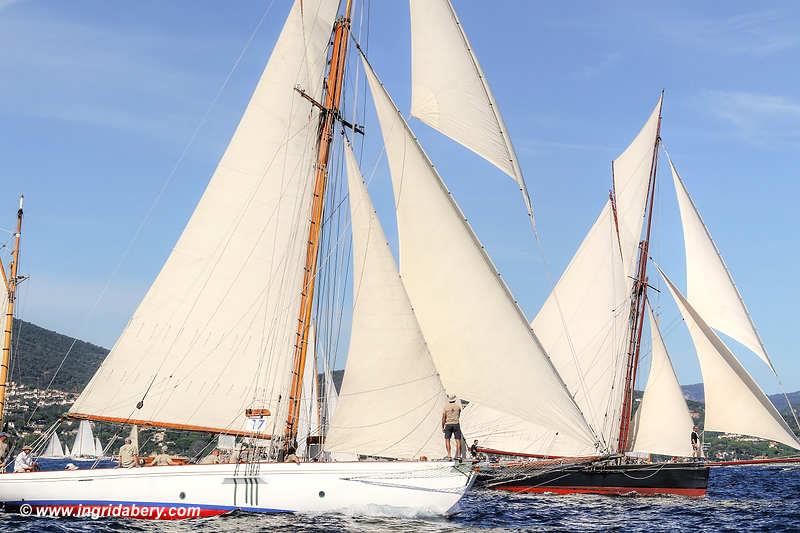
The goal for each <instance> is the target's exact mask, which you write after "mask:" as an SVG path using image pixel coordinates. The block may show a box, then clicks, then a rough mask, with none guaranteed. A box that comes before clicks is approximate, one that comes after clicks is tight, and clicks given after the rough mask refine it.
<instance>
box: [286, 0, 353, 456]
mask: <svg viewBox="0 0 800 533" xmlns="http://www.w3.org/2000/svg"><path fill="white" fill-rule="evenodd" d="M351 7H352V0H347V4H346V6H345V11H344V16H342V17H341V18H339V19H338V20H337V21H336V23H335V24H334V26H333V44H332V46H331V58H330V64H329V70H328V77H327V81H326V85H325V88H326V93H325V101H324V104H322V105H321V108H322V116H321V117H320V128H319V137H318V141H317V164H316V167H315V168H316V171H315V177H314V196H313V199H312V204H311V220H310V227H309V231H308V244H307V246H306V262H305V268H304V270H303V284H302V285H301V289H300V311H299V316H298V319H297V333H296V336H295V345H294V359H293V365H292V380H291V385H290V388H289V406H288V413H287V416H286V430H285V432H284V442H283V450H284V452H285V451H286V450H288V449H289V447H290V446H292V445H293V444H294V442H295V440H296V438H297V426H298V424H297V421H298V419H299V415H300V399H301V397H302V395H303V370H304V368H305V364H306V354H307V351H308V330H309V326H310V324H311V310H312V308H313V304H314V286H315V282H316V275H317V256H318V253H319V238H320V231H321V229H322V215H323V210H324V208H325V187H326V185H327V178H328V160H329V159H330V149H331V142H332V141H333V133H334V125H335V122H336V119H337V117H338V116H339V105H340V102H341V97H342V86H343V84H344V68H345V64H346V62H347V43H348V41H349V38H350V9H351ZM301 94H303V93H301Z"/></svg>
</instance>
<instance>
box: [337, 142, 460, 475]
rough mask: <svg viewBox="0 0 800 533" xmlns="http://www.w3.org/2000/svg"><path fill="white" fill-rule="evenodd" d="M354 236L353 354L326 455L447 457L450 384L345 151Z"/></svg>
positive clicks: (354, 166)
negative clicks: (445, 415)
mask: <svg viewBox="0 0 800 533" xmlns="http://www.w3.org/2000/svg"><path fill="white" fill-rule="evenodd" d="M345 154H346V160H347V176H348V184H349V188H350V213H351V220H352V232H353V321H352V333H351V338H350V350H349V352H348V356H347V366H346V368H345V373H344V381H343V382H342V390H341V393H340V395H339V399H338V405H337V406H336V411H335V412H334V413H333V419H332V420H331V426H330V430H329V433H328V436H327V440H326V449H327V450H328V451H330V452H334V453H336V452H340V453H341V452H347V453H358V454H363V455H375V456H380V457H396V458H403V459H412V458H418V457H419V456H420V455H426V456H430V457H440V456H441V455H442V454H443V452H444V448H443V445H442V440H441V416H442V407H443V406H444V402H445V398H444V391H443V389H442V383H441V381H440V380H439V375H438V374H437V372H436V368H435V367H434V366H433V361H432V359H431V354H430V352H429V351H428V347H427V346H426V345H425V339H424V338H423V336H422V331H421V330H420V327H419V324H418V323H417V319H416V317H415V316H414V311H413V310H412V308H411V302H410V301H409V299H408V295H407V294H406V291H405V289H404V287H403V282H402V281H401V279H400V275H399V274H398V272H397V267H396V266H395V262H394V258H393V257H392V251H391V249H390V248H389V245H388V243H387V241H386V236H385V235H384V233H383V229H382V228H381V224H380V221H379V220H378V216H377V213H376V212H375V210H374V208H373V207H372V202H371V201H370V198H369V193H368V191H367V187H366V185H365V184H364V183H363V181H362V178H361V173H360V171H359V169H358V164H357V163H356V161H355V157H354V156H353V153H352V151H351V149H350V147H349V146H347V145H346V146H345Z"/></svg>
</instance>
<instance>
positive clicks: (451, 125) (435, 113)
mask: <svg viewBox="0 0 800 533" xmlns="http://www.w3.org/2000/svg"><path fill="white" fill-rule="evenodd" d="M410 7H411V115H412V116H415V117H417V118H418V119H420V120H421V121H422V122H424V123H425V124H427V125H429V126H430V127H432V128H434V129H436V130H438V131H439V132H441V133H443V134H444V135H446V136H448V137H450V138H451V139H453V140H454V141H456V142H458V143H460V144H462V145H463V146H465V147H466V148H468V149H470V150H472V151H473V152H475V153H476V154H478V155H480V156H481V157H483V158H484V159H486V160H487V161H489V162H490V163H492V164H493V165H495V166H496V167H497V168H499V169H500V170H502V171H503V172H505V173H506V174H508V175H509V176H511V177H512V178H513V179H514V181H516V182H517V184H518V185H519V187H520V189H521V190H522V192H523V198H524V200H525V203H526V207H527V208H528V211H529V213H530V214H531V216H532V208H531V204H530V198H529V196H528V192H527V189H526V186H525V180H524V179H523V176H522V169H521V168H520V166H519V161H518V159H517V154H516V153H515V152H514V147H513V145H512V144H511V137H510V136H509V135H508V130H507V129H506V126H505V124H504V123H503V118H502V116H501V115H500V108H499V107H498V106H497V102H495V100H494V96H493V95H492V91H491V89H489V85H488V83H487V81H486V77H485V76H484V75H483V71H482V70H481V67H480V64H479V63H478V59H477V58H476V57H475V53H474V52H473V50H472V47H471V46H470V43H469V40H468V39H467V35H466V33H464V29H463V28H462V26H461V22H460V21H459V20H458V16H457V15H456V12H455V10H454V9H453V6H452V4H451V3H450V0H411V2H410Z"/></svg>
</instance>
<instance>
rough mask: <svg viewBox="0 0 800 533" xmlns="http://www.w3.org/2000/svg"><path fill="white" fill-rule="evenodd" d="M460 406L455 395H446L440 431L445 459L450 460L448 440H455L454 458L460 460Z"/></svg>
mask: <svg viewBox="0 0 800 533" xmlns="http://www.w3.org/2000/svg"><path fill="white" fill-rule="evenodd" d="M460 420H461V404H460V403H459V402H458V401H456V395H455V394H448V395H447V405H445V406H444V411H443V412H442V431H444V447H445V448H447V458H448V459H451V458H452V456H451V453H452V452H451V451H450V439H451V438H453V437H454V438H455V439H456V458H457V459H461V424H460Z"/></svg>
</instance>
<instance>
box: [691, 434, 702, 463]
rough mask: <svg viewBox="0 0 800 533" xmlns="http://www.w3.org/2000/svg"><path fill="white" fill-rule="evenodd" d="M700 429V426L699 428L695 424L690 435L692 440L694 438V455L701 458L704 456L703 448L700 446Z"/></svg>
mask: <svg viewBox="0 0 800 533" xmlns="http://www.w3.org/2000/svg"><path fill="white" fill-rule="evenodd" d="M699 431H700V428H698V427H697V426H694V427H693V428H692V435H691V437H690V438H691V440H692V456H693V457H694V458H695V459H700V458H701V457H703V450H702V449H701V448H700V433H699Z"/></svg>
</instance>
